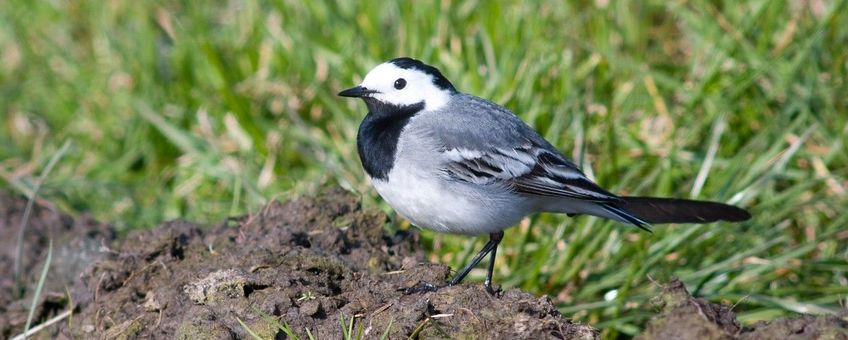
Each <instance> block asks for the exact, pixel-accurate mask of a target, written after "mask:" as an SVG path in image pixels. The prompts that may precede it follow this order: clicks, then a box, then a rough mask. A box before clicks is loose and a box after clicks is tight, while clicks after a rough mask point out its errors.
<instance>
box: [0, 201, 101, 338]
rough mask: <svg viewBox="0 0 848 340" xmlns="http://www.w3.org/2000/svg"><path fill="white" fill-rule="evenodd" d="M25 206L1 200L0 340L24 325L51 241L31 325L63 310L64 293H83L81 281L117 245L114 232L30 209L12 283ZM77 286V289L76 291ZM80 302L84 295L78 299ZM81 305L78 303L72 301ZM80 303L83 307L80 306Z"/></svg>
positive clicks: (89, 222)
mask: <svg viewBox="0 0 848 340" xmlns="http://www.w3.org/2000/svg"><path fill="white" fill-rule="evenodd" d="M26 203H27V201H26V200H24V199H22V198H21V197H15V196H11V195H7V194H0V273H2V275H0V338H2V339H8V338H10V337H12V336H14V335H15V334H17V333H20V332H21V331H22V330H23V328H24V324H25V323H26V319H27V314H28V310H29V307H30V304H31V303H32V296H33V291H34V288H35V285H36V283H37V282H38V279H39V276H40V275H41V270H42V268H43V266H44V263H45V260H46V259H47V253H48V248H49V240H50V239H51V238H52V239H53V257H52V260H51V263H50V268H49V270H48V272H47V277H46V281H45V285H44V288H43V291H42V294H41V298H40V299H39V303H38V304H37V306H38V307H37V310H36V311H35V314H34V316H35V319H36V321H37V320H42V319H45V318H46V317H48V316H52V315H55V314H56V313H57V312H61V311H63V310H65V309H67V306H68V304H69V299H68V294H67V293H66V292H67V291H76V292H80V293H82V292H83V291H84V289H83V288H84V287H82V285H81V284H80V283H81V282H80V281H79V275H80V273H82V272H83V271H84V270H85V269H86V268H87V267H88V266H89V265H91V264H92V263H94V262H95V261H97V260H99V259H101V258H103V257H104V256H105V253H104V252H103V249H108V244H109V243H110V242H111V241H112V240H114V239H115V233H114V232H113V230H112V229H111V228H110V227H109V226H107V225H104V224H101V223H97V222H95V221H94V220H93V219H91V218H90V217H88V216H82V217H80V218H77V219H73V218H71V217H69V216H67V215H63V214H60V213H59V212H57V211H56V209H54V208H52V207H50V206H49V204H46V203H44V202H42V203H41V204H36V205H34V206H33V210H32V213H31V214H30V219H29V223H28V224H27V232H26V233H25V234H24V242H23V247H22V256H21V259H22V260H21V276H20V278H19V279H18V280H15V276H14V263H15V257H16V254H17V243H18V234H19V231H20V229H19V227H20V223H21V218H22V217H23V215H24V209H25V208H26ZM75 284H76V287H74V285H75ZM76 295H78V297H84V296H85V294H76ZM75 302H79V301H75ZM82 302H83V303H84V301H82Z"/></svg>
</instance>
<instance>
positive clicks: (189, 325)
mask: <svg viewBox="0 0 848 340" xmlns="http://www.w3.org/2000/svg"><path fill="white" fill-rule="evenodd" d="M24 204H25V202H24V201H23V200H20V199H12V198H9V197H5V196H2V195H0V236H3V237H2V238H0V247H2V249H3V252H2V253H0V255H2V256H3V257H2V258H0V268H3V270H4V272H10V271H11V266H12V263H13V262H12V261H13V259H14V258H13V257H12V255H11V252H13V249H14V242H15V241H14V239H15V237H11V236H10V235H14V234H15V232H16V231H17V230H16V228H17V223H18V221H19V218H20V216H21V214H22V212H23V206H24ZM233 221H234V223H230V224H221V225H218V226H214V227H208V228H201V227H198V226H196V225H194V224H191V223H188V222H184V221H173V222H168V223H164V224H163V225H161V226H159V227H158V228H156V229H152V230H143V231H135V232H132V233H130V234H129V235H128V237H126V238H125V239H123V240H120V241H118V240H115V237H114V235H115V234H114V232H113V231H112V230H111V229H110V228H109V227H108V226H106V225H103V224H99V223H96V222H93V221H92V220H91V219H88V218H81V219H77V220H75V219H72V218H69V217H67V216H63V215H60V214H58V213H56V212H55V211H52V210H50V209H46V208H43V207H40V208H38V209H35V212H34V214H33V220H32V223H31V226H30V228H31V229H30V230H31V231H32V233H30V234H28V235H27V242H26V247H25V249H26V257H25V259H26V261H25V263H24V267H25V268H26V269H27V271H26V272H27V273H30V275H28V276H25V280H26V282H29V283H30V284H29V285H24V286H23V288H24V291H23V294H18V292H19V290H16V289H17V288H18V286H16V285H15V283H14V282H13V281H11V278H8V277H6V278H2V279H0V288H2V290H0V302H2V303H0V338H10V337H12V336H15V335H17V334H20V333H21V332H22V330H23V324H24V322H25V321H26V308H27V306H28V303H29V301H31V299H32V295H31V294H32V293H31V290H32V289H30V288H32V286H33V284H32V282H35V280H36V278H35V277H34V275H35V274H32V273H34V272H37V270H34V269H36V268H39V266H40V265H41V264H42V263H43V261H44V255H45V254H46V248H45V247H46V244H47V239H48V238H49V237H50V236H49V235H52V237H53V238H54V240H55V241H54V244H56V246H57V249H59V251H60V253H61V254H65V255H63V256H54V259H57V260H56V261H57V262H54V264H53V265H52V266H51V269H50V274H49V275H50V277H49V279H48V281H49V285H48V286H47V287H45V293H44V294H42V295H43V297H42V299H41V300H40V302H41V303H40V304H39V310H38V311H37V313H36V320H35V324H39V323H41V322H43V321H44V320H47V319H49V318H51V317H53V316H55V315H57V314H59V313H61V312H62V311H65V310H67V309H68V308H70V305H71V303H73V308H74V313H73V317H72V318H70V319H68V320H66V321H63V322H58V323H56V324H54V325H52V326H51V327H49V328H47V329H45V330H43V331H41V332H40V333H38V334H37V335H36V338H77V339H79V338H86V339H87V338H109V339H112V338H114V339H142V338H167V339H173V338H177V339H223V338H226V339H251V336H250V335H249V334H248V328H249V329H250V331H252V332H253V333H255V334H257V335H259V336H261V337H263V338H284V332H283V331H282V330H281V329H280V327H279V325H281V324H286V325H288V327H289V328H290V329H291V331H293V332H294V333H296V334H298V335H299V336H301V338H305V337H306V332H307V330H309V331H310V332H311V334H313V335H314V336H315V337H316V338H319V339H338V338H341V336H342V334H343V327H342V325H341V321H342V319H343V320H344V323H345V324H348V323H349V322H350V320H351V319H352V320H353V321H354V323H353V325H354V326H353V333H354V334H359V333H361V334H362V335H363V338H379V337H380V336H382V335H383V334H384V333H386V334H388V338H390V339H395V338H406V337H408V336H409V335H416V336H417V337H419V338H466V337H473V338H485V339H497V338H501V339H514V338H534V339H535V338H542V339H544V338H548V339H563V338H564V339H594V338H597V336H598V332H597V331H595V330H594V329H593V328H591V327H589V326H586V325H580V324H575V323H573V322H571V321H570V320H568V319H567V318H564V317H563V316H561V315H560V314H559V312H558V311H557V309H556V307H555V306H554V305H553V303H552V302H551V301H550V300H549V299H548V298H547V297H541V298H540V297H535V296H532V295H530V294H527V293H524V292H521V291H519V290H517V289H508V290H506V291H505V292H503V293H502V294H501V295H499V296H496V297H495V296H491V295H489V294H488V293H487V292H486V290H485V289H484V288H483V286H482V285H481V284H479V283H467V284H462V285H459V286H454V287H447V288H443V289H440V290H438V291H436V292H426V293H419V294H413V295H404V294H402V293H401V292H400V291H399V289H401V288H406V287H410V286H413V285H415V284H417V283H418V282H421V281H424V282H444V281H445V280H447V279H448V277H449V276H450V270H449V268H448V267H447V266H444V265H440V264H431V263H426V262H425V261H424V256H423V252H422V250H421V248H420V246H419V243H418V240H417V234H415V233H410V234H405V235H404V234H401V235H387V234H386V233H385V232H384V229H383V225H385V224H386V222H387V218H386V216H385V215H384V214H382V213H380V212H376V211H373V210H363V209H361V207H360V205H359V202H358V200H357V199H355V198H354V197H353V196H352V195H350V194H349V193H347V192H345V191H343V190H341V189H331V190H328V191H326V192H324V193H323V194H321V195H319V196H318V197H314V198H301V199H296V200H293V201H289V202H287V203H283V204H281V203H278V202H273V203H270V204H269V205H267V206H265V207H263V208H262V209H261V210H259V211H258V212H255V213H253V214H250V215H248V216H244V217H242V218H239V219H235V220H233ZM10 249H12V250H10ZM62 249H65V250H62ZM55 251H56V250H54V252H55ZM7 267H8V271H7ZM86 267H87V268H88V269H83V268H86ZM80 273H82V275H80ZM66 287H67V289H66ZM68 291H69V292H70V298H68V296H67V295H68V294H67V293H66V292H68ZM655 301H656V306H657V307H659V308H660V309H661V310H662V313H661V314H660V315H659V316H657V317H656V318H655V319H654V320H652V321H651V322H650V324H649V325H648V328H647V329H646V332H645V334H643V335H642V336H641V337H642V338H645V339H670V338H681V337H682V338H692V337H703V338H710V339H735V338H740V339H741V338H745V339H758V338H762V339H765V338H791V337H793V336H796V337H798V336H800V337H801V338H816V337H818V338H828V339H829V338H834V339H839V338H845V337H846V336H848V325H846V321H845V320H844V319H840V318H837V317H812V316H804V317H800V318H796V319H781V320H776V321H773V322H771V323H768V324H765V323H763V324H756V325H753V326H752V327H742V326H740V325H739V324H738V322H736V320H735V316H734V315H733V313H732V311H731V310H730V308H729V307H726V306H718V305H714V304H710V303H708V302H706V301H703V300H699V299H694V298H692V297H691V296H690V295H689V293H688V292H686V290H685V288H684V287H683V285H682V283H679V282H677V281H674V282H672V283H670V284H669V286H668V287H667V288H666V290H665V291H664V292H663V294H662V295H660V296H659V297H658V298H656V299H655ZM69 321H70V322H69Z"/></svg>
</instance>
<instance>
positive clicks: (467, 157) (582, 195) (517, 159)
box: [443, 146, 621, 202]
mask: <svg viewBox="0 0 848 340" xmlns="http://www.w3.org/2000/svg"><path fill="white" fill-rule="evenodd" d="M443 154H444V155H445V156H446V157H445V158H446V159H448V161H447V162H446V164H445V166H444V168H443V172H444V173H446V174H447V175H448V176H449V177H450V178H452V179H455V180H461V181H466V182H471V183H475V184H481V185H493V184H497V185H503V186H506V187H508V188H510V189H511V190H513V191H515V192H517V193H521V194H526V195H535V196H552V197H567V198H575V199H581V200H589V201H597V202H620V201H621V198H619V197H618V196H616V195H614V194H612V193H609V192H608V191H606V190H604V189H603V188H601V187H599V186H598V185H597V184H595V183H593V182H592V181H591V180H589V179H588V178H587V177H586V175H584V174H583V173H582V172H581V171H580V169H578V168H577V166H576V165H574V164H573V163H571V162H570V161H568V160H567V159H566V158H565V157H564V156H561V155H557V154H553V153H551V152H550V151H548V150H545V149H543V148H539V147H535V146H524V147H518V148H512V149H510V150H504V149H491V150H485V151H483V150H469V149H449V150H445V151H443Z"/></svg>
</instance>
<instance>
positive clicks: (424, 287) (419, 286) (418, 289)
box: [398, 281, 449, 295]
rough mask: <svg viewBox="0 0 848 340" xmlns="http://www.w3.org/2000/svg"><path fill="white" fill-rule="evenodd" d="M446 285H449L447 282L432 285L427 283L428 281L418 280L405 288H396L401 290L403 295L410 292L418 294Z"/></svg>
mask: <svg viewBox="0 0 848 340" xmlns="http://www.w3.org/2000/svg"><path fill="white" fill-rule="evenodd" d="M447 286H449V285H448V284H443V285H434V284H432V283H429V282H424V281H418V283H416V284H415V285H414V286H412V287H406V288H400V289H398V291H401V292H403V294H404V295H412V294H418V293H427V292H435V291H437V290H439V289H440V288H444V287H447Z"/></svg>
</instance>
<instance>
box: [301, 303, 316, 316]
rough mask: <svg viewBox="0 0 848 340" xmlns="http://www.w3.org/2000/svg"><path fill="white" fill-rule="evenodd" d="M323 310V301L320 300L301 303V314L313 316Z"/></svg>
mask: <svg viewBox="0 0 848 340" xmlns="http://www.w3.org/2000/svg"><path fill="white" fill-rule="evenodd" d="M320 311H321V302H320V301H318V300H310V301H306V302H305V303H303V304H302V305H300V315H304V316H313V315H315V314H318V312H320Z"/></svg>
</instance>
